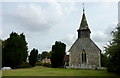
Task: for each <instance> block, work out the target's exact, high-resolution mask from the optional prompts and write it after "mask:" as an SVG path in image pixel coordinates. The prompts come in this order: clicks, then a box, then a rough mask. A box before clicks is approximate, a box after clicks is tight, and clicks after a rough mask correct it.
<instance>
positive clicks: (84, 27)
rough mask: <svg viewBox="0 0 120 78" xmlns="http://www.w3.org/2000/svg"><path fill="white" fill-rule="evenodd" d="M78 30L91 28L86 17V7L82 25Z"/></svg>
mask: <svg viewBox="0 0 120 78" xmlns="http://www.w3.org/2000/svg"><path fill="white" fill-rule="evenodd" d="M78 30H90V29H89V27H88V23H87V19H86V16H85V13H84V9H83V15H82V20H81V23H80V27H79V29H78Z"/></svg>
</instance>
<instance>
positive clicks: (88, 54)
mask: <svg viewBox="0 0 120 78" xmlns="http://www.w3.org/2000/svg"><path fill="white" fill-rule="evenodd" d="M77 32H78V38H77V40H76V41H75V42H74V44H73V45H72V46H71V48H70V50H69V51H68V52H70V53H69V68H83V69H100V67H101V50H100V49H99V47H98V46H97V45H96V44H95V43H94V42H93V41H92V40H91V38H90V33H91V31H90V29H89V26H88V23H87V20H86V16H85V12H84V8H83V15H82V20H81V23H80V27H79V29H78V30H77Z"/></svg>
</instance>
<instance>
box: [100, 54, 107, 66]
mask: <svg viewBox="0 0 120 78" xmlns="http://www.w3.org/2000/svg"><path fill="white" fill-rule="evenodd" d="M106 64H107V56H106V54H105V53H104V54H101V66H102V67H106Z"/></svg>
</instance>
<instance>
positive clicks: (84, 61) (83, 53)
mask: <svg viewBox="0 0 120 78" xmlns="http://www.w3.org/2000/svg"><path fill="white" fill-rule="evenodd" d="M82 63H86V53H85V50H84V49H83V51H82Z"/></svg>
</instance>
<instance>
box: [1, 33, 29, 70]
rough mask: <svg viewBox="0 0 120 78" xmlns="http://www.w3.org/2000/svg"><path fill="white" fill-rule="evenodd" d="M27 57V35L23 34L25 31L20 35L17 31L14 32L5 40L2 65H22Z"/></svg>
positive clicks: (13, 66) (12, 66)
mask: <svg viewBox="0 0 120 78" xmlns="http://www.w3.org/2000/svg"><path fill="white" fill-rule="evenodd" d="M23 36H24V37H23ZM24 57H25V58H24ZM26 57H27V43H26V40H25V35H23V33H22V34H20V35H18V34H17V33H16V32H12V33H11V34H10V37H9V38H8V39H7V40H5V41H3V45H2V64H3V65H2V66H3V67H4V66H8V67H11V68H15V67H16V66H17V65H20V64H21V63H22V62H23V61H25V60H26Z"/></svg>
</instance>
